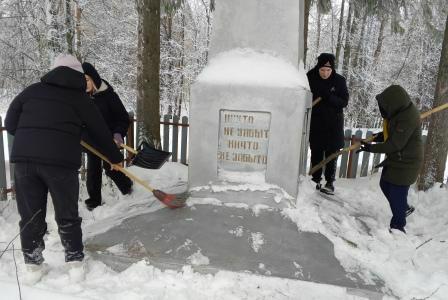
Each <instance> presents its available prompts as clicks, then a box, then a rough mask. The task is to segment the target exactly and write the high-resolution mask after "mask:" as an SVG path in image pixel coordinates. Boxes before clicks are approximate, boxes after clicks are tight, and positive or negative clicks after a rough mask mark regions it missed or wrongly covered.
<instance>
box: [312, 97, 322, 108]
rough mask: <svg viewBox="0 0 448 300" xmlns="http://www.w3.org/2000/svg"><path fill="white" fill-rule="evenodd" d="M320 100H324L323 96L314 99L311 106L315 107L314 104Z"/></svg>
mask: <svg viewBox="0 0 448 300" xmlns="http://www.w3.org/2000/svg"><path fill="white" fill-rule="evenodd" d="M320 101H322V98H321V97H319V98H317V99H316V100H314V101H313V104H312V105H311V107H314V105H316V104H317V103H319V102H320Z"/></svg>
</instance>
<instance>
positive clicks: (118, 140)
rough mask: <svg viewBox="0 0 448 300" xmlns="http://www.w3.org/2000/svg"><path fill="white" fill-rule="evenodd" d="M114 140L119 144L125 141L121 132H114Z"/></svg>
mask: <svg viewBox="0 0 448 300" xmlns="http://www.w3.org/2000/svg"><path fill="white" fill-rule="evenodd" d="M114 141H115V143H116V144H117V145H118V146H120V145H121V144H123V142H124V141H123V137H122V136H121V134H120V133H114Z"/></svg>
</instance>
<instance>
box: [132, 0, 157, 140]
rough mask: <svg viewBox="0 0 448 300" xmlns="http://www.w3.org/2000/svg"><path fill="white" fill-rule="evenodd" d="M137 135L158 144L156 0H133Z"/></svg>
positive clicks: (140, 138)
mask: <svg viewBox="0 0 448 300" xmlns="http://www.w3.org/2000/svg"><path fill="white" fill-rule="evenodd" d="M137 12H138V58H137V59H138V63H137V137H138V141H139V142H140V141H142V140H145V141H148V142H150V143H152V144H153V145H155V146H159V145H160V123H159V122H160V112H159V109H160V99H159V82H160V81H159V70H160V0H150V1H145V0H137Z"/></svg>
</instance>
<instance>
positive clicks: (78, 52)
mask: <svg viewBox="0 0 448 300" xmlns="http://www.w3.org/2000/svg"><path fill="white" fill-rule="evenodd" d="M81 13H82V9H81V7H79V4H78V3H77V2H76V12H75V20H76V24H75V34H76V51H75V54H76V57H77V58H78V60H79V61H82V57H81V45H82V43H81V34H82V32H81Z"/></svg>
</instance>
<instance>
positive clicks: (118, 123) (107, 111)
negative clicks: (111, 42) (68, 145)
mask: <svg viewBox="0 0 448 300" xmlns="http://www.w3.org/2000/svg"><path fill="white" fill-rule="evenodd" d="M82 68H83V69H84V73H85V77H86V81H87V90H86V91H87V93H88V94H89V95H90V98H91V99H92V100H93V103H95V105H96V106H97V107H98V109H99V110H100V112H101V114H102V115H103V118H104V120H105V121H106V124H107V126H108V127H109V129H110V131H111V133H112V134H113V136H111V139H112V138H113V139H114V140H115V142H116V143H117V146H118V147H119V146H120V144H123V138H124V137H125V136H126V133H127V131H128V127H129V114H128V112H127V111H126V109H125V107H124V106H123V103H122V102H121V100H120V98H119V97H118V95H117V93H115V91H114V89H113V88H112V86H111V85H110V84H109V83H108V82H107V81H106V80H104V79H102V78H101V77H100V75H99V74H98V72H97V70H96V69H95V67H94V66H93V65H92V64H90V63H88V62H84V63H83V64H82ZM87 139H88V138H87ZM91 143H92V144H95V141H91ZM102 168H104V170H105V173H106V175H107V176H109V177H110V178H111V179H112V181H113V182H114V183H115V184H116V185H117V187H118V189H119V190H120V192H121V193H122V194H123V195H127V194H130V193H131V192H132V181H131V180H130V179H129V178H128V177H127V176H126V175H124V174H123V173H122V172H120V171H116V170H112V169H111V168H110V167H109V164H107V163H103V162H102V161H101V159H100V158H99V157H97V156H96V155H94V154H93V153H90V152H87V183H86V185H87V193H88V194H89V199H87V200H86V201H85V204H86V206H87V208H88V209H89V210H92V209H94V208H96V207H98V206H100V205H101V203H102V197H101V185H102Z"/></svg>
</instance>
